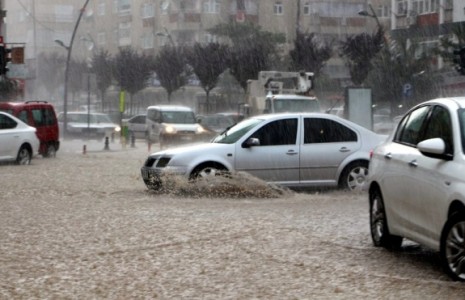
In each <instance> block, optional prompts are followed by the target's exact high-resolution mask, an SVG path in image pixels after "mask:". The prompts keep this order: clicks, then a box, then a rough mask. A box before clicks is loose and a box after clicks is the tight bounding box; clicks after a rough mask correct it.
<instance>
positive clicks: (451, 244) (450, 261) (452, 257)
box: [441, 213, 465, 281]
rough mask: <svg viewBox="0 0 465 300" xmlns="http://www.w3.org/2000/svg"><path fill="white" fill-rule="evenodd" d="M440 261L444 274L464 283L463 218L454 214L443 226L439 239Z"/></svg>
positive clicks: (464, 240) (464, 225) (464, 228)
mask: <svg viewBox="0 0 465 300" xmlns="http://www.w3.org/2000/svg"><path fill="white" fill-rule="evenodd" d="M441 259H442V262H443V266H444V268H445V270H446V272H447V273H448V274H449V275H450V276H451V277H452V278H453V279H454V280H460V281H465V216H464V215H463V214H462V215H460V213H456V214H454V215H453V216H452V217H451V218H450V219H449V220H448V221H447V223H446V225H445V226H444V231H443V236H442V238H441Z"/></svg>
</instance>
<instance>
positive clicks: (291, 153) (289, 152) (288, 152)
mask: <svg viewBox="0 0 465 300" xmlns="http://www.w3.org/2000/svg"><path fill="white" fill-rule="evenodd" d="M286 154H287V155H296V154H299V152H295V151H294V150H289V151H287V152H286Z"/></svg>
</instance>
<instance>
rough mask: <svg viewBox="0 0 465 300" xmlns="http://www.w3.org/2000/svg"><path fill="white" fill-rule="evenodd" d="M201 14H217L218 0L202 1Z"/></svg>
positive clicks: (218, 10) (218, 8)
mask: <svg viewBox="0 0 465 300" xmlns="http://www.w3.org/2000/svg"><path fill="white" fill-rule="evenodd" d="M203 12H205V13H209V14H217V13H219V12H220V1H219V0H204V2H203Z"/></svg>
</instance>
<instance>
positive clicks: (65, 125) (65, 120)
mask: <svg viewBox="0 0 465 300" xmlns="http://www.w3.org/2000/svg"><path fill="white" fill-rule="evenodd" d="M89 1H90V0H86V2H85V3H84V5H83V6H82V8H81V10H80V11H79V16H78V19H77V21H76V24H75V25H74V29H73V33H72V35H71V40H70V41H69V46H65V44H64V43H63V42H62V41H60V40H55V42H56V43H57V44H58V45H60V46H62V47H63V48H65V49H66V50H67V51H68V53H67V56H66V66H65V83H64V88H63V90H64V95H63V132H62V136H63V138H65V136H66V132H67V129H68V116H67V114H68V79H69V63H70V60H71V50H72V49H73V41H74V37H75V36H76V31H77V29H78V27H79V23H80V22H81V18H82V15H83V14H84V11H85V10H86V7H87V4H88V3H89Z"/></svg>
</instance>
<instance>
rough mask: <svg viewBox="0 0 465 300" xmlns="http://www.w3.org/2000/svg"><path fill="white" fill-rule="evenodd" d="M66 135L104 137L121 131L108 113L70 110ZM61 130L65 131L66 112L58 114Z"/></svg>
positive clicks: (89, 137)
mask: <svg viewBox="0 0 465 300" xmlns="http://www.w3.org/2000/svg"><path fill="white" fill-rule="evenodd" d="M66 122H67V130H66V137H71V138H88V139H98V140H100V139H103V138H105V137H111V136H112V135H114V134H117V133H119V132H120V131H121V128H120V126H119V125H117V124H115V123H113V122H112V121H111V119H110V117H109V116H108V115H107V114H103V113H94V112H68V113H67V119H66ZM58 124H59V126H60V131H61V132H63V131H64V128H63V127H64V114H63V113H59V114H58Z"/></svg>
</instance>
